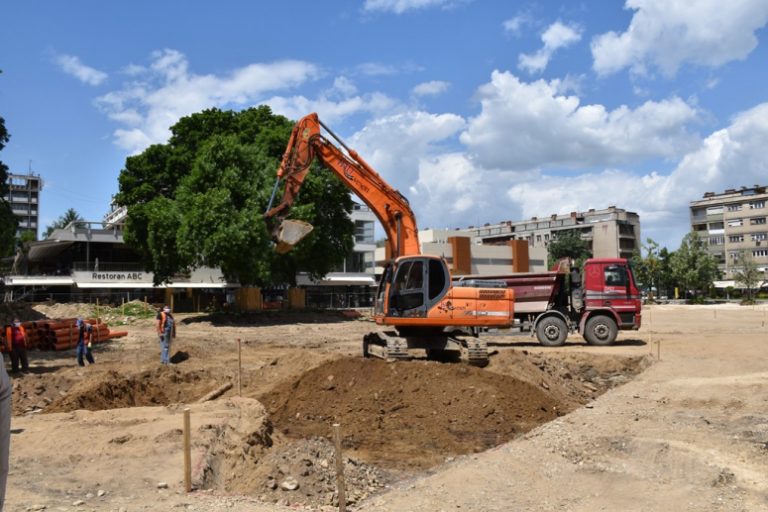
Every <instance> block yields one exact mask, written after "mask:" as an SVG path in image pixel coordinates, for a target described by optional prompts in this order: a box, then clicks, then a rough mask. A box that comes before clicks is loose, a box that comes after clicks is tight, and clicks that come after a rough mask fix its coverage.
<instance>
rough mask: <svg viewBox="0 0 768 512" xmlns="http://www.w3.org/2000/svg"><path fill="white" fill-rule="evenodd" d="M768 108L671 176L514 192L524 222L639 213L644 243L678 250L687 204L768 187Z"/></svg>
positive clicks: (588, 177) (532, 185) (625, 174)
mask: <svg viewBox="0 0 768 512" xmlns="http://www.w3.org/2000/svg"><path fill="white" fill-rule="evenodd" d="M767 145H768V103H763V104H761V105H758V106H756V107H754V108H752V109H750V110H748V111H746V112H743V113H741V114H740V115H738V116H736V117H735V118H734V119H733V121H732V122H731V124H730V125H729V126H728V127H726V128H723V129H721V130H717V131H715V132H714V133H712V134H711V135H709V136H708V137H707V138H706V139H704V140H703V141H702V142H701V143H700V144H699V146H698V147H697V148H696V149H694V150H693V151H691V152H690V153H688V154H687V155H685V156H684V157H683V158H682V159H681V160H680V162H679V163H678V164H677V165H676V166H675V168H674V169H673V170H672V171H671V172H670V173H669V174H668V175H662V174H659V173H656V172H651V173H647V174H644V175H636V174H633V173H631V172H629V171H624V170H615V169H613V170H605V171H602V172H597V173H588V174H582V175H580V176H575V177H565V178H564V177H562V176H554V175H543V176H539V177H536V179H531V180H526V181H523V182H521V183H519V184H516V185H514V186H512V187H510V188H509V189H508V191H507V199H508V200H509V201H511V202H513V203H515V204H517V205H519V207H520V209H521V212H522V215H523V218H529V217H532V216H539V217H541V216H545V215H549V214H550V213H568V212H570V211H583V210H585V209H588V208H605V207H607V206H609V205H616V206H619V207H621V208H625V209H627V210H631V211H636V212H638V214H639V215H640V221H641V223H642V229H643V233H642V238H643V239H645V238H647V237H651V238H653V239H654V240H656V241H657V242H660V243H661V244H662V245H665V246H667V247H668V248H669V249H677V246H678V244H679V242H680V240H681V238H682V237H683V235H684V234H685V233H686V232H687V231H688V229H689V223H688V222H689V221H688V203H689V202H690V201H692V200H695V199H699V198H701V197H702V196H703V194H704V193H705V192H708V191H709V192H722V191H724V190H725V189H727V188H736V189H738V188H739V187H741V186H752V185H755V184H761V185H764V184H765V177H766V176H768V159H766V158H765V150H764V148H765V147H766V146H767Z"/></svg>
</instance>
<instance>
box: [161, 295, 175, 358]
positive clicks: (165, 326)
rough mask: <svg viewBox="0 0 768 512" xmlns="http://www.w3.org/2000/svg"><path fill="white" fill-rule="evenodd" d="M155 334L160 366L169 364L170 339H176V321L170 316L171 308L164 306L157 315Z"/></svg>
mask: <svg viewBox="0 0 768 512" xmlns="http://www.w3.org/2000/svg"><path fill="white" fill-rule="evenodd" d="M157 334H158V336H159V337H160V364H168V363H170V358H169V357H168V353H169V352H170V349H171V339H172V338H175V337H176V321H175V320H174V318H173V315H172V314H171V308H170V307H168V306H165V307H164V308H163V310H162V311H161V312H160V314H159V315H158V319H157Z"/></svg>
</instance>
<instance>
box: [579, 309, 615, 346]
mask: <svg viewBox="0 0 768 512" xmlns="http://www.w3.org/2000/svg"><path fill="white" fill-rule="evenodd" d="M618 332H619V331H618V328H617V327H616V322H614V320H613V318H611V317H609V316H605V315H598V316H593V317H592V318H590V319H589V320H587V324H586V325H585V326H584V339H585V340H587V343H589V344H590V345H610V344H612V343H613V342H614V341H616V335H617V334H618Z"/></svg>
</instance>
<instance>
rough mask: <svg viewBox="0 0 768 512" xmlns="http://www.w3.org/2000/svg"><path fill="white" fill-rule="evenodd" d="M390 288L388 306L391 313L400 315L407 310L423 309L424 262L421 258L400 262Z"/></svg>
mask: <svg viewBox="0 0 768 512" xmlns="http://www.w3.org/2000/svg"><path fill="white" fill-rule="evenodd" d="M392 290H393V292H392V294H391V296H390V299H389V306H390V311H391V312H392V313H393V314H395V315H401V314H405V312H406V311H408V310H413V309H417V308H422V309H423V306H424V262H423V261H422V260H414V261H403V262H401V263H400V266H399V268H398V269H397V274H395V280H394V282H393V283H392ZM408 316H413V315H411V314H409V315H408Z"/></svg>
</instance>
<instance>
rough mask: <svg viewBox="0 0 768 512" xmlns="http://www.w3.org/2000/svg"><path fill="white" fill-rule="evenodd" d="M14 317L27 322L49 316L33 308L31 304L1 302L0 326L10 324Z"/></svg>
mask: <svg viewBox="0 0 768 512" xmlns="http://www.w3.org/2000/svg"><path fill="white" fill-rule="evenodd" d="M14 318H18V319H19V320H21V321H22V322H26V321H28V320H40V319H43V318H47V317H46V316H45V315H44V314H42V313H40V312H38V311H36V310H35V309H33V308H32V306H30V305H29V304H25V303H17V302H9V303H0V326H2V325H7V324H10V323H11V322H13V319H14Z"/></svg>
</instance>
